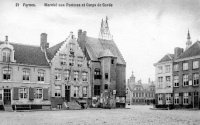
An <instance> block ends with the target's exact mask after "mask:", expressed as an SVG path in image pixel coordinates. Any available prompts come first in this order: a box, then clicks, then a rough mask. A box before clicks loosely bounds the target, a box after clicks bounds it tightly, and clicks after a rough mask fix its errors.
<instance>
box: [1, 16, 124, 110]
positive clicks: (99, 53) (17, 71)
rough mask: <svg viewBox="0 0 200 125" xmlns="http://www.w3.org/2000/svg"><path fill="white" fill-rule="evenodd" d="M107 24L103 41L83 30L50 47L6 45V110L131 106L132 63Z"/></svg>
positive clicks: (3, 56)
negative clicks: (128, 79) (129, 69)
mask: <svg viewBox="0 0 200 125" xmlns="http://www.w3.org/2000/svg"><path fill="white" fill-rule="evenodd" d="M112 38H113V37H112V35H111V34H110V31H109V26H108V18H107V17H106V19H105V20H102V22H101V29H100V33H99V38H92V37H89V36H87V33H86V31H83V32H82V30H79V31H78V38H75V36H74V35H73V33H72V32H71V33H70V35H69V36H68V38H66V40H64V41H62V42H60V43H58V44H56V45H55V46H52V47H50V48H49V43H48V42H47V34H46V33H42V34H41V36H40V39H41V41H40V46H31V45H22V44H16V43H10V42H8V38H7V37H6V40H5V41H1V42H0V53H1V54H0V68H1V71H2V72H0V83H1V84H0V109H8V110H9V109H10V110H12V109H15V110H17V109H52V108H53V109H54V108H57V109H65V108H69V107H70V106H72V107H73V106H75V105H76V106H82V107H87V106H93V107H104V108H115V107H125V99H126V84H125V83H126V80H125V78H126V76H125V75H126V62H125V60H124V59H123V56H122V54H121V53H120V51H119V49H118V48H117V46H116V44H115V42H114V41H113V39H112Z"/></svg>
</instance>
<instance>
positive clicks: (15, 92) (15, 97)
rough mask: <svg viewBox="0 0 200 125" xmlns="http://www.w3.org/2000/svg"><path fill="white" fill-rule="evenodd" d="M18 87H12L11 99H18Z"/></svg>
mask: <svg viewBox="0 0 200 125" xmlns="http://www.w3.org/2000/svg"><path fill="white" fill-rule="evenodd" d="M18 90H19V89H18V88H13V100H18V99H19V93H18Z"/></svg>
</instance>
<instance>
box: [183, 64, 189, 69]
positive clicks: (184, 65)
mask: <svg viewBox="0 0 200 125" xmlns="http://www.w3.org/2000/svg"><path fill="white" fill-rule="evenodd" d="M188 69H189V67H188V62H184V63H183V70H184V71H185V70H188Z"/></svg>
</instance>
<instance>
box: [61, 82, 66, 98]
mask: <svg viewBox="0 0 200 125" xmlns="http://www.w3.org/2000/svg"><path fill="white" fill-rule="evenodd" d="M61 97H65V85H64V84H62V86H61Z"/></svg>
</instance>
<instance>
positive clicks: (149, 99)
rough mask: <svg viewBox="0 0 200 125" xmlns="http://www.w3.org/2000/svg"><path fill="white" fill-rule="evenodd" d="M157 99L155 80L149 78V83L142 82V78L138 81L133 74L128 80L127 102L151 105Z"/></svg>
mask: <svg viewBox="0 0 200 125" xmlns="http://www.w3.org/2000/svg"><path fill="white" fill-rule="evenodd" d="M154 101H155V84H154V82H153V81H151V80H150V78H149V80H148V83H147V84H145V83H142V80H138V81H136V78H135V76H134V74H133V72H132V75H131V76H130V78H129V79H128V81H127V95H126V102H127V104H130V105H145V104H147V105H149V104H154Z"/></svg>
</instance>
